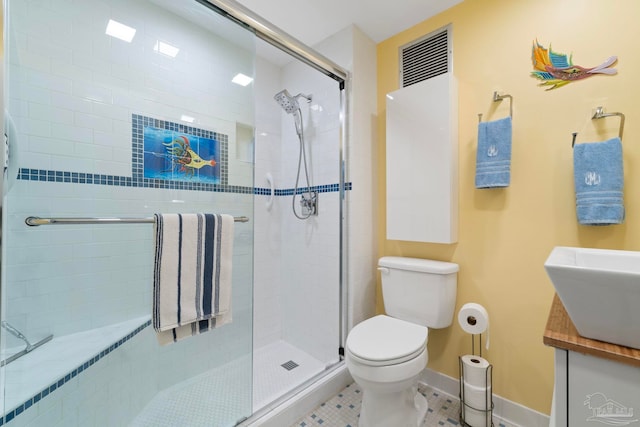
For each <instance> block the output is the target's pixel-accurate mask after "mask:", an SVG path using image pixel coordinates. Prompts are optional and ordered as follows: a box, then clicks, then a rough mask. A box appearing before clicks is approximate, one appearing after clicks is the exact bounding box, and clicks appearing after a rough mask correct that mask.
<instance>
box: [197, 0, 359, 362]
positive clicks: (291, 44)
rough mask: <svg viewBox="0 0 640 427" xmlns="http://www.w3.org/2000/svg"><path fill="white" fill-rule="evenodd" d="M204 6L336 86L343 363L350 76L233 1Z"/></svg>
mask: <svg viewBox="0 0 640 427" xmlns="http://www.w3.org/2000/svg"><path fill="white" fill-rule="evenodd" d="M196 1H198V2H199V3H202V4H204V5H207V6H209V7H211V8H213V9H214V10H216V11H217V12H218V13H220V14H221V15H223V16H226V17H227V18H228V19H230V20H232V21H234V22H236V23H237V24H239V25H241V26H243V27H245V28H246V29H247V30H248V31H251V32H253V33H254V34H255V35H256V36H257V37H258V38H260V39H262V40H264V41H266V42H267V43H269V44H271V45H272V46H274V47H276V48H278V49H280V50H282V51H284V52H286V53H288V54H289V55H291V56H293V57H294V58H296V59H298V60H300V61H302V62H304V63H305V64H307V65H309V66H311V67H312V68H314V69H315V70H317V71H319V72H321V73H322V74H324V75H326V76H329V77H331V78H332V79H334V80H336V81H337V82H338V84H339V89H340V145H339V147H340V148H339V149H340V153H339V163H340V166H339V170H340V177H339V197H340V204H339V205H340V206H339V215H340V218H339V221H340V224H339V230H340V232H339V246H340V257H339V260H340V265H339V266H338V269H339V283H338V286H339V298H340V301H339V305H340V307H339V316H340V319H339V325H340V326H339V335H340V337H339V349H338V351H339V354H340V360H343V359H344V347H345V341H346V339H347V332H348V316H347V313H348V311H347V310H348V292H347V290H348V286H347V271H348V270H347V266H348V264H347V262H348V259H347V238H346V237H347V236H346V226H345V223H346V221H347V215H348V212H347V210H346V207H345V196H346V194H345V190H346V188H345V183H346V175H347V164H346V161H345V153H346V147H348V138H349V132H348V130H349V126H348V124H349V120H348V117H349V115H348V114H347V113H348V111H349V97H350V94H351V74H350V73H349V71H347V70H346V69H344V68H342V67H341V66H339V65H338V64H336V63H335V62H333V61H331V60H330V59H328V58H327V57H325V56H324V55H322V54H321V53H319V52H317V51H316V50H314V49H312V48H311V47H309V46H307V45H305V44H304V43H302V42H300V41H298V40H297V39H295V38H294V37H292V36H290V35H289V34H287V33H286V32H285V31H283V30H281V29H280V28H278V27H276V26H275V25H273V24H272V23H270V22H268V21H267V20H265V19H263V18H261V17H260V16H258V15H256V14H255V13H253V12H252V11H251V10H249V9H247V8H246V7H244V6H242V5H241V4H240V3H237V2H236V1H234V0H196Z"/></svg>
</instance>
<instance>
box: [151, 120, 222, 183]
mask: <svg viewBox="0 0 640 427" xmlns="http://www.w3.org/2000/svg"><path fill="white" fill-rule="evenodd" d="M161 123H166V122H161ZM194 130H196V131H197V133H198V134H200V135H203V134H207V136H210V137H205V136H197V135H194V134H193V133H185V132H184V131H175V130H172V129H167V128H158V127H154V126H144V143H143V149H144V157H143V158H144V177H145V178H155V179H163V180H173V181H187V182H208V183H211V184H220V167H221V162H220V142H219V141H218V138H220V137H222V138H226V135H222V134H217V133H215V132H208V131H204V130H200V129H194ZM208 134H213V135H208Z"/></svg>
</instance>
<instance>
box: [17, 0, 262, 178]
mask: <svg viewBox="0 0 640 427" xmlns="http://www.w3.org/2000/svg"><path fill="white" fill-rule="evenodd" d="M194 8H198V9H203V8H202V7H201V6H200V5H197V4H196V3H194ZM10 13H11V15H10V20H9V29H10V32H11V40H12V42H11V44H10V49H9V50H8V59H9V67H10V68H9V72H10V76H11V77H10V79H9V86H8V96H9V107H10V111H11V114H12V116H13V119H14V121H15V124H16V128H17V132H18V135H19V137H20V139H21V146H20V163H21V165H20V166H21V167H28V168H37V169H53V170H65V171H76V172H91V173H104V174H110V175H122V176H128V175H130V173H131V164H130V155H131V139H130V133H131V114H132V113H139V114H143V115H148V116H152V117H156V118H161V119H167V120H172V121H179V120H180V117H181V115H182V114H186V115H189V116H192V117H194V118H195V119H196V122H194V125H195V126H198V127H204V128H207V129H212V130H215V131H221V132H223V133H227V134H229V135H230V136H233V135H234V134H235V123H236V122H240V123H245V124H251V123H253V108H252V105H253V104H252V102H253V98H252V93H251V90H250V88H244V87H240V86H238V85H235V84H231V83H230V80H231V78H232V77H233V76H234V75H235V74H236V73H237V72H244V73H245V74H247V75H252V74H253V59H252V53H251V52H250V51H248V50H245V49H239V48H238V46H237V45H234V44H231V43H229V42H226V41H224V40H223V39H221V38H220V37H218V36H216V35H215V34H213V33H211V32H209V31H207V30H205V29H203V28H200V27H199V26H198V25H195V24H194V23H193V22H190V21H187V20H184V19H182V18H179V17H177V16H175V15H174V14H172V13H171V12H168V11H167V10H164V9H162V8H161V7H158V6H156V5H154V4H152V3H149V2H147V1H144V0H137V1H122V0H121V1H110V2H106V1H99V0H87V1H84V2H82V4H81V5H78V4H75V3H73V4H72V3H71V2H57V3H55V4H51V3H49V2H41V1H35V0H30V1H29V0H27V1H12V2H11V9H10ZM209 14H210V15H211V18H210V20H211V21H221V20H222V19H223V18H221V17H219V16H217V15H215V14H214V13H213V12H209ZM110 18H113V19H116V20H117V19H118V18H119V19H121V21H122V22H123V23H125V24H127V25H129V26H132V27H135V28H136V30H137V31H136V35H135V37H134V39H133V41H132V42H131V43H126V42H124V41H122V40H118V39H115V38H112V37H109V36H107V35H105V33H104V30H105V27H106V23H107V21H108V20H109V19H110ZM214 24H217V25H220V22H214V23H213V24H211V27H215V25H214ZM224 24H225V25H227V26H228V25H233V24H231V23H224ZM245 37H246V38H247V39H248V38H249V37H250V36H249V34H248V32H247V34H246V35H245ZM157 40H162V41H166V42H170V43H171V44H174V45H175V46H178V47H179V48H180V52H179V53H178V55H177V56H176V57H175V58H169V57H167V56H164V55H161V54H158V53H157V52H155V51H154V44H155V43H156V41H157ZM23 139H24V144H22V142H23V141H22V140H23ZM233 149H234V147H233V146H230V150H233ZM233 154H235V153H233V152H230V158H232V159H233V158H235V156H234V155H233ZM229 166H230V174H232V175H233V173H234V164H233V163H231V164H230V165H229Z"/></svg>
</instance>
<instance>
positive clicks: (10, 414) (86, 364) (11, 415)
mask: <svg viewBox="0 0 640 427" xmlns="http://www.w3.org/2000/svg"><path fill="white" fill-rule="evenodd" d="M148 326H151V320H148V321H146V322H145V323H143V324H142V325H140V326H138V327H137V328H136V329H135V330H133V331H131V332H130V333H129V334H128V335H127V336H125V337H123V338H122V339H120V340H118V342H116V343H113V344H112V345H110V346H109V347H108V348H106V349H104V350H102V351H101V352H100V353H98V354H97V355H95V356H93V357H92V358H91V359H89V360H88V361H86V362H84V363H83V364H82V365H80V366H78V367H77V368H76V369H74V370H73V371H71V372H69V373H67V374H65V375H64V376H63V377H62V378H60V379H59V380H58V381H56V382H54V383H53V384H51V385H50V386H48V387H45V388H44V389H43V390H41V391H40V392H39V393H36V395H35V396H33V397H31V398H29V399H28V400H27V401H26V402H24V403H22V404H21V405H18V406H17V407H16V408H14V409H12V410H11V411H9V412H7V413H6V414H5V415H4V417H0V426H3V425H4V424H5V423H8V422H9V421H12V420H13V419H14V418H15V417H17V416H18V415H20V414H22V413H23V412H24V411H26V410H27V409H29V408H30V407H31V406H33V405H34V404H35V403H38V402H39V401H40V400H42V399H44V398H45V397H47V396H48V395H49V394H51V393H53V392H54V391H55V390H56V389H58V388H60V387H62V386H63V385H65V384H66V383H67V382H69V381H71V379H72V378H75V377H76V376H77V375H78V374H80V373H81V372H82V371H85V370H86V369H88V368H89V367H90V366H92V365H93V364H95V363H96V362H98V361H99V360H100V359H102V358H103V357H105V356H106V355H108V354H109V353H111V352H112V351H113V350H115V349H117V348H118V347H120V346H121V345H122V344H124V343H125V342H127V341H129V340H130V339H131V338H133V337H134V336H136V335H138V334H139V333H140V332H142V330H143V329H145V328H147V327H148Z"/></svg>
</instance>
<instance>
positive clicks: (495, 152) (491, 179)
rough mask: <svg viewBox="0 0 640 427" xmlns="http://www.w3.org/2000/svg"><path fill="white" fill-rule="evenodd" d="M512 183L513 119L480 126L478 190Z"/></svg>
mask: <svg viewBox="0 0 640 427" xmlns="http://www.w3.org/2000/svg"><path fill="white" fill-rule="evenodd" d="M510 182H511V117H506V118H504V119H500V120H494V121H492V122H481V123H479V124H478V152H477V153H476V188H495V187H508V186H509V183H510Z"/></svg>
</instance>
